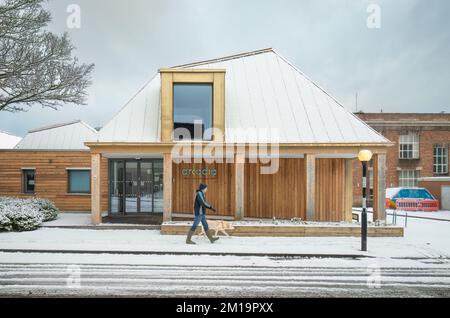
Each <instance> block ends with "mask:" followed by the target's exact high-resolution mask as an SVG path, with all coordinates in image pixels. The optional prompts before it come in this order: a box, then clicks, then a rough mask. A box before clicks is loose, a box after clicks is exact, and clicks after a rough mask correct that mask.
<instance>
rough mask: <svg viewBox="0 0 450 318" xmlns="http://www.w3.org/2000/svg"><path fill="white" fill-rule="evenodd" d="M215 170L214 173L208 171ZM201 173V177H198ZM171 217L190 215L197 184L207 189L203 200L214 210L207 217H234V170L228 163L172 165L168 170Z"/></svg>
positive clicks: (232, 165) (208, 212)
mask: <svg viewBox="0 0 450 318" xmlns="http://www.w3.org/2000/svg"><path fill="white" fill-rule="evenodd" d="M213 170H215V175H213V174H214V173H211V171H213ZM202 172H204V173H202ZM172 174H173V182H174V183H173V185H172V189H173V193H172V204H173V209H172V210H173V212H174V213H193V206H194V196H195V190H196V189H197V187H198V185H199V184H200V183H205V184H207V185H208V190H207V192H206V200H207V201H208V202H209V203H210V204H211V205H212V206H213V207H214V208H216V212H213V211H210V210H208V211H207V214H209V215H224V216H234V209H235V192H234V184H235V180H234V178H235V170H234V164H232V163H205V162H202V163H179V164H176V163H174V164H173V166H172Z"/></svg>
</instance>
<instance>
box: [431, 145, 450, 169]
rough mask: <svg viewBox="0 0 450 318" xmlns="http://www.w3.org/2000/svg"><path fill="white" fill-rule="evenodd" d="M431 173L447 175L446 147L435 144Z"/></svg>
mask: <svg viewBox="0 0 450 318" xmlns="http://www.w3.org/2000/svg"><path fill="white" fill-rule="evenodd" d="M433 172H434V174H447V173H448V148H447V146H446V145H443V144H437V145H434V147H433Z"/></svg>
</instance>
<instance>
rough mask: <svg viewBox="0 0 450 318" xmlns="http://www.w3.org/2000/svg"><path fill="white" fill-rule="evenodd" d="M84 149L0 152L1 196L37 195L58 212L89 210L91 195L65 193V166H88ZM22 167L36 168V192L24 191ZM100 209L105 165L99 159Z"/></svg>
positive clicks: (105, 197)
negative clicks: (56, 208) (47, 201)
mask: <svg viewBox="0 0 450 318" xmlns="http://www.w3.org/2000/svg"><path fill="white" fill-rule="evenodd" d="M90 167H91V154H90V153H89V152H87V151H11V150H2V151H0V196H11V197H21V198H29V197H33V196H36V197H40V198H46V199H49V200H52V201H53V202H54V203H55V204H56V206H57V207H58V208H59V209H60V210H61V211H90V210H91V196H90V195H89V194H88V195H86V194H70V193H67V182H68V177H67V168H90ZM22 168H35V169H36V181H35V182H36V185H35V194H26V193H23V189H22ZM101 178H102V198H101V199H102V210H104V211H105V210H107V209H108V165H107V159H103V160H102V162H101Z"/></svg>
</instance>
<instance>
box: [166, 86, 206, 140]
mask: <svg viewBox="0 0 450 318" xmlns="http://www.w3.org/2000/svg"><path fill="white" fill-rule="evenodd" d="M212 127H213V84H212V83H174V84H173V129H174V140H184V139H188V140H211V139H212V133H211V128H212Z"/></svg>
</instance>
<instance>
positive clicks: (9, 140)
mask: <svg viewBox="0 0 450 318" xmlns="http://www.w3.org/2000/svg"><path fill="white" fill-rule="evenodd" d="M20 140H22V137H18V136H15V135H12V134H10V133H7V132H4V131H0V149H12V148H14V146H15V145H17V143H18V142H19V141H20Z"/></svg>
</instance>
